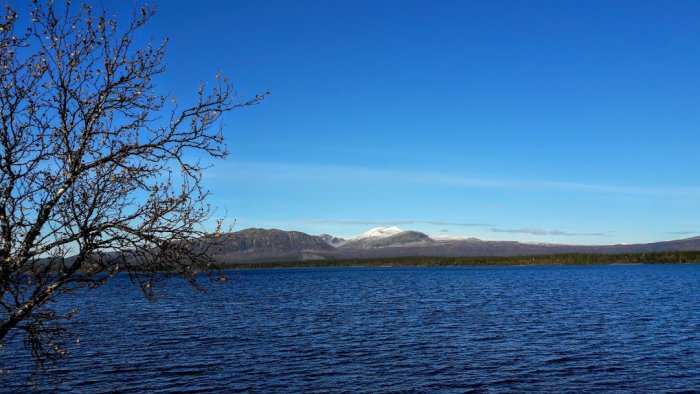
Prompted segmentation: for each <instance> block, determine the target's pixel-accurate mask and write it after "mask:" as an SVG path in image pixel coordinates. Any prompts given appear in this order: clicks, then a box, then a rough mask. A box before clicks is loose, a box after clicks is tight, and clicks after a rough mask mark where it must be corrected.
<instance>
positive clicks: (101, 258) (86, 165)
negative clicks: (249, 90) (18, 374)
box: [0, 1, 266, 361]
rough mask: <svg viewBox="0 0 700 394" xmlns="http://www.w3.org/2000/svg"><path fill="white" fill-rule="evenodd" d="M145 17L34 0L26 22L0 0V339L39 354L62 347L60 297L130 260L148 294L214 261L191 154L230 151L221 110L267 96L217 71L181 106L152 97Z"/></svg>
mask: <svg viewBox="0 0 700 394" xmlns="http://www.w3.org/2000/svg"><path fill="white" fill-rule="evenodd" d="M153 14H154V9H153V8H150V7H144V8H142V9H140V10H137V11H136V12H135V13H134V16H133V18H132V20H131V22H130V23H129V24H128V25H127V26H124V27H120V26H118V25H117V22H116V20H112V19H109V18H108V17H107V16H106V14H105V12H104V11H102V12H96V11H95V10H93V8H92V7H91V6H89V5H82V6H80V7H76V6H73V5H71V4H70V1H68V2H66V4H62V5H60V6H58V5H56V4H54V2H52V1H50V2H48V3H47V4H42V3H39V2H37V1H35V2H33V3H32V4H31V6H30V9H29V13H28V15H29V18H30V20H28V21H27V25H28V26H29V28H28V29H27V30H26V31H25V30H22V31H20V29H19V27H18V23H17V22H18V13H17V12H15V11H14V10H13V9H12V8H11V7H10V6H9V5H6V6H5V10H4V16H2V19H0V345H2V343H3V341H5V340H6V339H7V338H8V336H9V335H11V334H17V335H22V334H23V335H24V336H25V339H26V343H27V344H28V346H29V348H30V349H31V351H32V353H33V354H34V356H35V358H36V359H37V360H39V361H42V360H54V359H58V358H60V356H61V355H62V354H63V352H64V351H65V350H64V349H63V348H62V347H61V346H60V345H59V341H58V339H59V338H60V336H61V335H60V334H61V333H62V329H61V325H60V324H58V325H57V324H55V323H57V322H60V320H61V319H63V318H65V317H67V316H59V315H58V314H56V313H54V312H52V311H50V310H49V309H47V304H49V303H50V302H51V301H53V300H54V299H55V298H56V297H58V296H59V295H60V294H64V293H68V292H73V291H76V290H79V289H83V288H86V287H94V286H99V285H101V284H103V283H105V281H107V280H109V278H111V277H112V276H114V275H115V274H116V273H118V272H121V271H126V272H128V273H129V274H130V275H131V277H132V279H133V280H134V281H135V282H136V283H138V284H139V286H140V287H141V289H142V290H143V291H144V294H145V295H146V296H148V297H152V296H153V294H154V293H153V286H154V285H155V283H156V282H157V281H158V280H160V279H163V278H171V277H180V278H183V279H185V280H187V281H188V282H190V283H192V284H193V285H196V284H197V282H196V278H195V276H194V275H195V274H196V273H198V272H212V270H213V269H214V268H215V266H214V265H213V262H212V259H211V255H212V252H213V251H214V249H213V248H215V247H216V245H215V240H216V236H214V235H215V234H212V233H216V232H217V231H218V229H215V230H213V231H207V229H206V228H205V226H204V225H203V224H204V223H205V222H206V221H207V220H208V219H209V218H210V213H211V211H210V207H209V206H208V205H207V204H206V202H205V200H206V198H207V196H208V195H209V192H208V190H206V189H205V188H204V187H203V186H202V183H201V176H202V171H203V170H204V169H205V168H206V167H205V166H203V165H202V164H201V163H200V162H198V161H192V160H191V159H190V158H191V157H193V154H196V155H199V156H202V157H213V158H224V157H226V155H227V150H226V146H225V144H224V143H223V139H222V135H221V130H220V128H217V127H215V126H216V125H217V124H219V122H220V120H221V116H222V115H223V114H224V113H226V112H229V111H231V110H234V109H237V108H242V107H248V106H252V105H256V104H258V103H259V102H260V101H261V100H262V99H263V98H264V97H265V95H266V94H262V95H256V96H255V97H253V98H250V99H239V98H238V97H237V96H236V94H235V92H234V89H233V86H232V84H231V82H230V81H229V80H228V79H227V78H225V77H223V76H221V75H217V76H216V80H215V83H214V84H212V85H206V84H202V85H201V86H200V88H199V90H198V92H197V95H196V101H195V102H194V104H193V105H192V106H189V107H182V108H181V107H180V106H179V105H178V104H177V102H176V100H175V99H174V98H172V97H169V96H166V95H162V94H159V93H158V92H157V91H156V85H155V83H154V79H156V78H157V77H158V76H159V75H160V74H162V73H163V72H164V71H165V66H164V63H163V61H164V56H165V43H162V44H160V45H156V46H153V45H150V44H149V45H147V46H145V47H143V48H136V47H135V45H134V42H133V37H134V34H135V32H137V31H138V30H139V29H140V28H141V27H143V26H144V24H146V23H147V22H148V20H149V19H150V18H151V17H152V16H153ZM72 313H73V312H71V314H72ZM0 349H2V347H1V346H0ZM0 351H1V350H0Z"/></svg>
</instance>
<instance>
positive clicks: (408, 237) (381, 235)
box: [341, 227, 435, 250]
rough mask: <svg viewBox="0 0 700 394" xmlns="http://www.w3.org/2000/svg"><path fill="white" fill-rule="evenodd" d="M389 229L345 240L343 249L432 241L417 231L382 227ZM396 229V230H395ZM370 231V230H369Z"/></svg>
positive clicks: (412, 244)
mask: <svg viewBox="0 0 700 394" xmlns="http://www.w3.org/2000/svg"><path fill="white" fill-rule="evenodd" d="M383 230H389V231H378V232H375V233H373V234H376V235H371V236H367V234H368V233H369V231H368V232H367V233H363V234H361V235H360V236H358V237H356V238H353V239H351V240H349V241H347V242H345V243H344V244H343V245H342V246H341V248H343V249H348V250H351V249H376V248H396V247H420V246H426V245H429V244H432V243H434V242H435V241H433V239H432V238H430V237H429V236H427V235H425V234H423V233H420V232H418V231H402V230H400V229H399V228H398V227H390V228H389V229H383ZM396 230H398V231H396ZM370 231H372V230H370Z"/></svg>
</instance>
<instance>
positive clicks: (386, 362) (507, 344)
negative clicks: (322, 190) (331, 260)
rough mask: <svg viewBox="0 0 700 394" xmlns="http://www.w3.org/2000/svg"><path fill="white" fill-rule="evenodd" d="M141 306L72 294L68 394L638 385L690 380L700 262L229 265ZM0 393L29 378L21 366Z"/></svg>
mask: <svg viewBox="0 0 700 394" xmlns="http://www.w3.org/2000/svg"><path fill="white" fill-rule="evenodd" d="M229 275H230V280H229V281H228V282H226V283H224V284H221V285H217V286H216V287H214V289H213V290H211V291H210V292H207V293H205V294H198V293H196V292H194V291H193V290H192V289H190V288H188V287H186V286H185V285H183V284H179V283H172V284H170V285H169V286H168V287H166V288H165V289H164V293H165V294H163V296H162V297H161V298H160V299H159V300H158V301H157V302H155V303H148V302H147V301H145V300H144V299H143V297H142V296H141V295H140V294H139V293H138V292H137V290H136V288H135V287H134V286H133V285H131V284H130V282H129V281H128V279H127V278H126V277H121V278H118V279H117V280H115V281H113V282H112V283H111V284H109V285H107V286H105V287H103V288H101V289H99V290H97V291H95V292H93V293H90V294H91V295H90V296H89V297H81V298H80V300H76V302H78V301H79V303H80V304H82V305H81V313H80V315H79V316H78V317H77V318H76V319H75V321H74V323H73V325H72V327H71V329H72V330H73V331H72V332H73V333H74V336H73V337H74V338H79V339H80V342H79V343H74V344H72V345H71V355H70V356H69V357H67V358H66V359H65V360H64V361H63V362H62V363H61V364H60V368H59V370H58V371H57V372H56V374H54V375H52V376H51V377H43V378H40V379H39V382H38V384H39V386H38V388H39V389H47V390H59V391H71V392H86V393H88V392H89V393H92V392H111V391H117V390H118V391H122V392H134V393H140V392H144V391H162V392H170V391H191V392H194V391H204V392H206V391H211V392H232V391H237V390H240V391H257V392H309V391H312V392H313V391H318V392H328V391H332V392H334V391H351V392H397V391H399V392H403V391H415V392H435V391H440V392H465V391H495V392H499V391H532V390H537V391H548V392H551V391H557V392H561V391H577V392H580V391H593V390H614V391H618V392H625V391H627V392H640V391H650V390H663V391H683V390H692V389H700V337H699V336H698V335H699V333H700V266H698V265H654V266H600V267H489V268H385V269H372V268H348V269H297V270H257V271H255V270H253V271H238V272H236V271H232V272H230V273H229ZM0 365H2V366H3V368H7V367H8V366H10V367H12V368H13V369H14V371H13V372H12V373H11V374H9V375H7V376H6V377H5V378H4V379H5V380H4V381H2V385H0V390H3V391H8V392H14V391H19V390H21V389H22V388H21V385H22V384H24V383H25V381H26V380H25V379H24V378H23V376H24V375H23V373H24V371H26V369H27V368H28V366H29V365H30V364H28V359H27V358H26V357H24V356H23V355H22V353H20V352H19V350H18V349H15V348H10V349H5V350H4V351H3V352H0Z"/></svg>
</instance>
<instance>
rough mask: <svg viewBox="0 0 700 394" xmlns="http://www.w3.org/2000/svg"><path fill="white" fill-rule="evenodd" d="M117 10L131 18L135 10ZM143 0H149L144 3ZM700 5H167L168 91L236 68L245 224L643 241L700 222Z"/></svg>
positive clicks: (232, 73) (227, 182)
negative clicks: (241, 98) (241, 106)
mask: <svg viewBox="0 0 700 394" xmlns="http://www.w3.org/2000/svg"><path fill="white" fill-rule="evenodd" d="M125 3H127V4H126V5H124V3H114V4H111V5H110V4H109V3H107V4H106V5H107V6H108V7H110V9H112V10H114V11H115V12H119V13H124V12H126V11H127V10H128V9H129V7H130V6H131V4H130V3H128V2H125ZM134 4H136V3H134ZM699 17H700V3H698V2H691V1H674V2H661V1H654V2H646V1H634V2H632V1H615V2H610V1H586V2H576V1H566V2H562V1H521V2H515V1H483V2H468V1H454V2H448V1H439V2H428V1H356V0H353V1H286V2H276V1H264V2H256V1H215V2H204V1H202V2H184V1H164V2H161V4H159V5H158V12H157V15H156V17H155V18H154V19H153V21H152V22H151V23H150V25H149V26H148V27H147V30H148V31H147V32H146V33H145V35H144V36H146V35H150V36H153V37H154V38H156V39H160V38H165V37H168V38H169V39H170V44H169V50H168V57H167V63H168V67H169V69H168V72H167V76H166V77H164V78H163V79H162V80H161V81H159V82H160V86H161V88H162V89H163V90H165V91H168V92H171V93H173V94H175V95H176V96H178V98H180V99H181V101H182V102H186V101H187V98H188V97H191V96H192V95H193V93H194V92H195V89H196V85H197V83H198V82H199V81H200V80H204V81H207V80H212V79H213V76H214V74H215V73H216V72H218V71H223V72H224V73H225V74H226V75H228V76H229V77H231V79H232V80H233V81H234V82H235V83H236V86H237V90H238V91H239V93H240V94H242V95H246V96H251V95H254V94H255V93H258V92H262V91H265V90H268V89H269V90H270V92H271V95H270V96H269V98H267V99H266V100H265V102H264V103H263V104H262V105H260V106H258V107H255V108H252V109H245V110H241V111H238V112H233V113H230V114H229V115H228V116H227V117H226V119H225V133H224V134H225V137H226V139H227V142H228V144H229V147H230V150H231V156H230V157H229V158H228V159H227V160H226V161H222V162H216V163H215V166H214V167H213V168H212V169H211V171H209V172H208V173H207V176H206V182H207V185H208V186H209V187H210V188H211V190H212V192H213V193H214V194H213V197H212V200H211V202H212V204H213V205H216V206H219V207H220V209H219V211H218V213H217V214H223V213H224V212H226V214H227V216H228V217H229V218H230V219H237V225H236V226H237V228H238V229H242V228H245V227H268V228H269V227H274V228H282V229H287V230H300V231H304V232H308V233H311V234H320V233H331V234H335V235H339V236H353V235H355V234H357V233H359V232H362V231H364V230H366V229H368V228H370V227H375V226H379V225H391V224H399V226H400V227H402V228H406V229H415V230H420V231H424V232H427V233H429V234H435V235H469V236H475V237H478V238H482V239H512V240H524V241H536V242H566V243H596V244H603V243H627V242H647V241H655V240H662V239H673V238H683V237H689V236H693V235H697V234H700V209H698V208H700V171H699V170H700V133H699V132H700V110H699V109H700V23H698V18H699Z"/></svg>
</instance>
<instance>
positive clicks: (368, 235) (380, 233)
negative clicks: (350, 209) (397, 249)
mask: <svg viewBox="0 0 700 394" xmlns="http://www.w3.org/2000/svg"><path fill="white" fill-rule="evenodd" d="M402 232H403V230H401V229H400V228H398V227H396V226H391V227H375V228H373V229H369V230H367V231H365V232H364V233H362V234H360V235H358V236H357V237H355V238H353V239H355V240H361V239H373V238H386V237H390V236H392V235H396V234H401V233H402Z"/></svg>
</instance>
